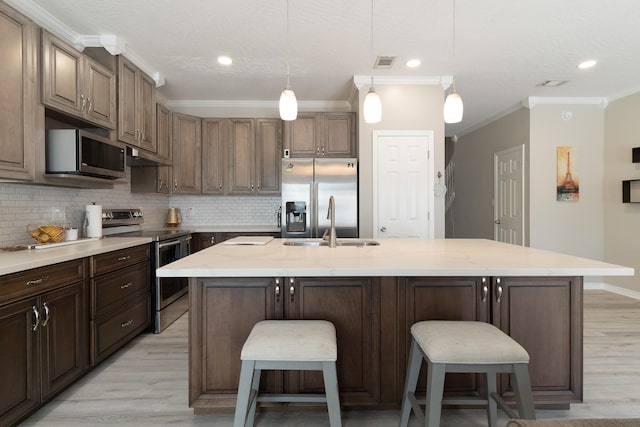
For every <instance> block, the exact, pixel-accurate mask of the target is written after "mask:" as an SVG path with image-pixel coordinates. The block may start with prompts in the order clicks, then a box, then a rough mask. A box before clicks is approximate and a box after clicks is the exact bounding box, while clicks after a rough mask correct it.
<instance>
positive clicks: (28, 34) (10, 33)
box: [0, 2, 40, 181]
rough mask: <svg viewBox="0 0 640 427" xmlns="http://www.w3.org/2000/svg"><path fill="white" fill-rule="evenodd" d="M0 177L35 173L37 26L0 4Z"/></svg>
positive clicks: (30, 177)
mask: <svg viewBox="0 0 640 427" xmlns="http://www.w3.org/2000/svg"><path fill="white" fill-rule="evenodd" d="M0 34H2V37H0V111H2V113H1V114H0V129H2V132H0V178H7V179H19V180H28V181H31V180H33V179H34V174H35V164H34V160H35V155H34V150H35V142H34V141H35V140H36V133H37V132H36V129H37V126H36V124H35V117H36V106H37V105H38V104H39V103H40V100H39V99H38V84H37V82H38V78H37V77H38V58H37V53H38V49H37V40H38V39H37V35H38V34H37V27H36V25H35V24H34V23H33V22H31V21H30V20H28V19H27V18H26V17H24V16H23V15H21V14H20V13H18V12H16V11H14V10H13V9H11V8H10V7H9V6H7V5H6V4H5V3H4V2H2V3H0Z"/></svg>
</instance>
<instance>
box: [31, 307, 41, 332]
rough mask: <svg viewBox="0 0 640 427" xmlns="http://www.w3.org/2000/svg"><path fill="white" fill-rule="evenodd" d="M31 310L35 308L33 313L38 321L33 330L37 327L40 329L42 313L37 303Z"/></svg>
mask: <svg viewBox="0 0 640 427" xmlns="http://www.w3.org/2000/svg"><path fill="white" fill-rule="evenodd" d="M31 310H33V315H34V316H35V318H36V323H35V325H33V328H32V329H31V330H32V331H35V330H36V329H38V325H39V324H40V313H39V312H38V307H36V306H35V305H34V306H33V307H31Z"/></svg>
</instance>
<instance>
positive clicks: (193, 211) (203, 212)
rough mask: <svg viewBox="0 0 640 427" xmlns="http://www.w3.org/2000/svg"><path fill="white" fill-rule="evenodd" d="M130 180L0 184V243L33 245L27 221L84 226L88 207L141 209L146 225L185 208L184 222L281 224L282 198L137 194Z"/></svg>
mask: <svg viewBox="0 0 640 427" xmlns="http://www.w3.org/2000/svg"><path fill="white" fill-rule="evenodd" d="M130 189H131V187H130V185H129V184H116V185H115V186H114V188H113V189H100V190H96V189H73V188H61V187H48V186H38V185H24V184H11V183H0V247H4V246H13V245H20V244H27V243H33V240H32V239H31V237H29V235H28V234H27V225H28V224H45V223H47V222H51V221H53V222H57V221H61V220H63V219H66V222H68V223H70V224H71V225H72V226H73V227H78V228H79V229H80V230H81V229H82V224H83V221H84V212H85V206H86V205H88V204H91V203H92V202H95V203H96V204H99V205H102V206H103V207H105V208H127V207H132V208H141V209H142V210H143V212H144V224H143V227H144V228H157V227H162V226H164V224H165V221H166V218H167V209H168V208H169V207H176V208H180V211H181V213H182V225H183V226H209V225H274V226H275V225H276V212H277V209H278V207H279V206H280V196H260V197H248V196H241V197H236V196H170V197H168V196H163V195H154V194H132V193H131V192H130Z"/></svg>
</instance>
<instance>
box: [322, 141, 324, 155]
mask: <svg viewBox="0 0 640 427" xmlns="http://www.w3.org/2000/svg"><path fill="white" fill-rule="evenodd" d="M322 155H323V156H324V144H322Z"/></svg>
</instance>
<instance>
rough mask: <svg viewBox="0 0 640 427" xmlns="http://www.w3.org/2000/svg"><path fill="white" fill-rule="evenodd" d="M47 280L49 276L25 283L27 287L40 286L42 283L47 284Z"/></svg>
mask: <svg viewBox="0 0 640 427" xmlns="http://www.w3.org/2000/svg"><path fill="white" fill-rule="evenodd" d="M48 280H49V276H44V277H41V278H39V279H35V280H29V281H28V282H27V286H33V285H42V284H43V283H47V281H48Z"/></svg>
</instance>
